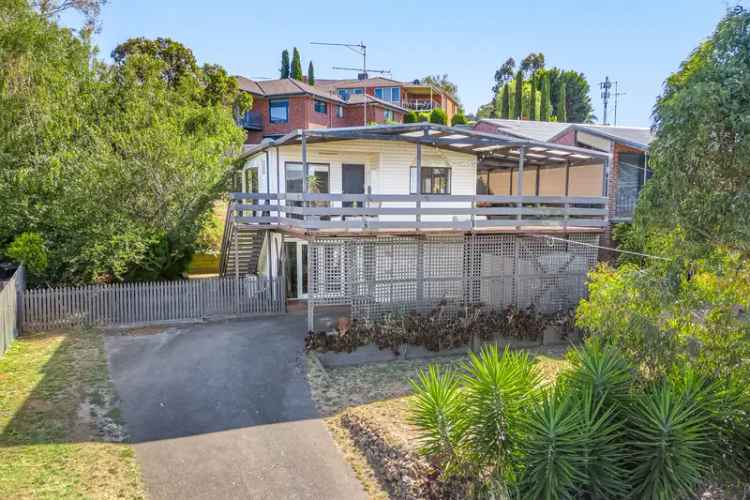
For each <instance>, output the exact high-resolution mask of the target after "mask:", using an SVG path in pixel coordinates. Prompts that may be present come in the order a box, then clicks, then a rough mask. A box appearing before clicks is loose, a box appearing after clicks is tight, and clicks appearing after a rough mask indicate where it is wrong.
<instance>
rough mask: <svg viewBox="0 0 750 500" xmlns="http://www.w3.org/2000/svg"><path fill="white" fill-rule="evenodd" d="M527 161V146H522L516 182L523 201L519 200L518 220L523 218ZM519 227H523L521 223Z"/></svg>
mask: <svg viewBox="0 0 750 500" xmlns="http://www.w3.org/2000/svg"><path fill="white" fill-rule="evenodd" d="M525 162H526V146H521V154H520V156H519V157H518V179H516V184H517V186H518V196H520V199H521V201H519V202H518V204H517V207H518V215H516V219H517V220H519V221H520V220H521V219H523V167H524V163H525ZM516 228H517V229H520V228H521V225H520V224H519V225H518V226H516Z"/></svg>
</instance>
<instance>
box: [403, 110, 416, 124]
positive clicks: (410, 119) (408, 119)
mask: <svg viewBox="0 0 750 500" xmlns="http://www.w3.org/2000/svg"><path fill="white" fill-rule="evenodd" d="M417 121H418V117H417V114H416V113H415V112H414V111H409V112H408V113H406V114H405V115H404V123H417Z"/></svg>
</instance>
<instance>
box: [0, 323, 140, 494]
mask: <svg viewBox="0 0 750 500" xmlns="http://www.w3.org/2000/svg"><path fill="white" fill-rule="evenodd" d="M0 388H2V391H0V498H14V499H15V498H55V499H57V498H103V499H109V498H113V499H114V498H144V496H145V494H144V490H143V484H142V482H141V479H140V475H139V472H138V468H137V465H136V461H135V456H134V453H133V449H132V447H131V446H129V445H127V444H124V443H121V442H118V441H120V440H122V439H123V437H124V435H123V432H122V422H121V421H120V416H119V409H117V407H116V405H115V403H116V397H115V395H114V390H113V388H112V385H111V382H110V380H109V374H108V371H107V361H106V356H105V353H104V346H103V340H102V336H101V333H99V332H97V331H94V330H75V331H65V332H53V333H46V334H30V335H25V336H23V337H20V338H19V339H17V340H16V342H15V343H14V344H13V346H12V347H11V348H10V350H9V351H8V352H7V353H6V354H5V355H4V356H3V357H2V358H0Z"/></svg>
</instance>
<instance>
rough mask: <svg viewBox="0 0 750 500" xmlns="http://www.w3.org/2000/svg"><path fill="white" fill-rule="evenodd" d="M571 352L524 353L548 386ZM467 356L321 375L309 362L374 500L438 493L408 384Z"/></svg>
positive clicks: (327, 412) (338, 434)
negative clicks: (412, 416) (411, 414)
mask: <svg viewBox="0 0 750 500" xmlns="http://www.w3.org/2000/svg"><path fill="white" fill-rule="evenodd" d="M567 349H568V347H567V346H565V345H561V346H542V347H538V348H531V349H526V351H528V352H529V353H530V355H531V356H532V357H533V358H534V359H535V360H536V362H537V363H538V365H539V367H540V369H541V371H542V374H543V376H544V378H545V380H547V381H548V382H552V381H554V380H555V378H556V377H557V375H558V374H559V373H560V371H561V370H563V369H564V368H565V367H566V366H567V364H568V362H567V361H566V360H565V353H566V351H567ZM466 359H467V357H466V356H450V357H444V358H433V359H416V360H405V361H403V360H399V361H390V362H385V363H373V364H367V365H361V366H352V367H342V368H333V369H327V370H323V369H321V367H320V366H319V364H318V363H316V362H313V361H312V360H310V361H309V362H308V378H309V380H310V386H311V389H312V395H313V398H314V399H315V401H316V403H317V405H318V408H319V410H320V412H321V414H322V415H323V416H324V417H325V420H326V423H327V424H328V427H329V429H330V430H331V433H332V434H333V436H334V438H335V440H336V442H337V443H338V445H339V447H340V448H341V449H342V451H343V452H344V455H345V457H346V459H347V460H348V461H349V463H350V464H351V465H352V468H353V469H354V472H355V474H356V475H357V477H358V478H359V479H360V481H361V482H362V484H363V485H364V487H365V490H366V491H367V492H368V494H369V495H370V497H371V498H377V499H383V498H419V495H418V494H417V493H416V492H418V491H421V492H422V494H424V492H425V490H430V491H431V489H432V488H435V485H434V484H433V483H432V482H431V481H425V479H424V477H423V476H424V475H425V471H426V470H428V468H429V464H426V463H424V462H423V461H421V459H420V458H419V457H418V455H417V453H416V452H417V448H418V446H419V443H418V442H417V439H416V437H417V434H416V430H415V429H414V428H413V427H412V426H411V425H409V423H408V411H409V401H410V398H411V392H412V391H411V385H410V382H409V381H410V380H411V379H413V378H414V377H416V375H417V373H418V372H419V370H420V369H424V368H426V367H427V366H428V365H430V364H437V365H440V366H444V367H459V366H460V365H461V364H462V363H463V362H465V361H466Z"/></svg>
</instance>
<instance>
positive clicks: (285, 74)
mask: <svg viewBox="0 0 750 500" xmlns="http://www.w3.org/2000/svg"><path fill="white" fill-rule="evenodd" d="M279 73H280V74H281V78H289V51H288V50H286V49H284V50H283V51H282V52H281V69H280V70H279Z"/></svg>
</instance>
